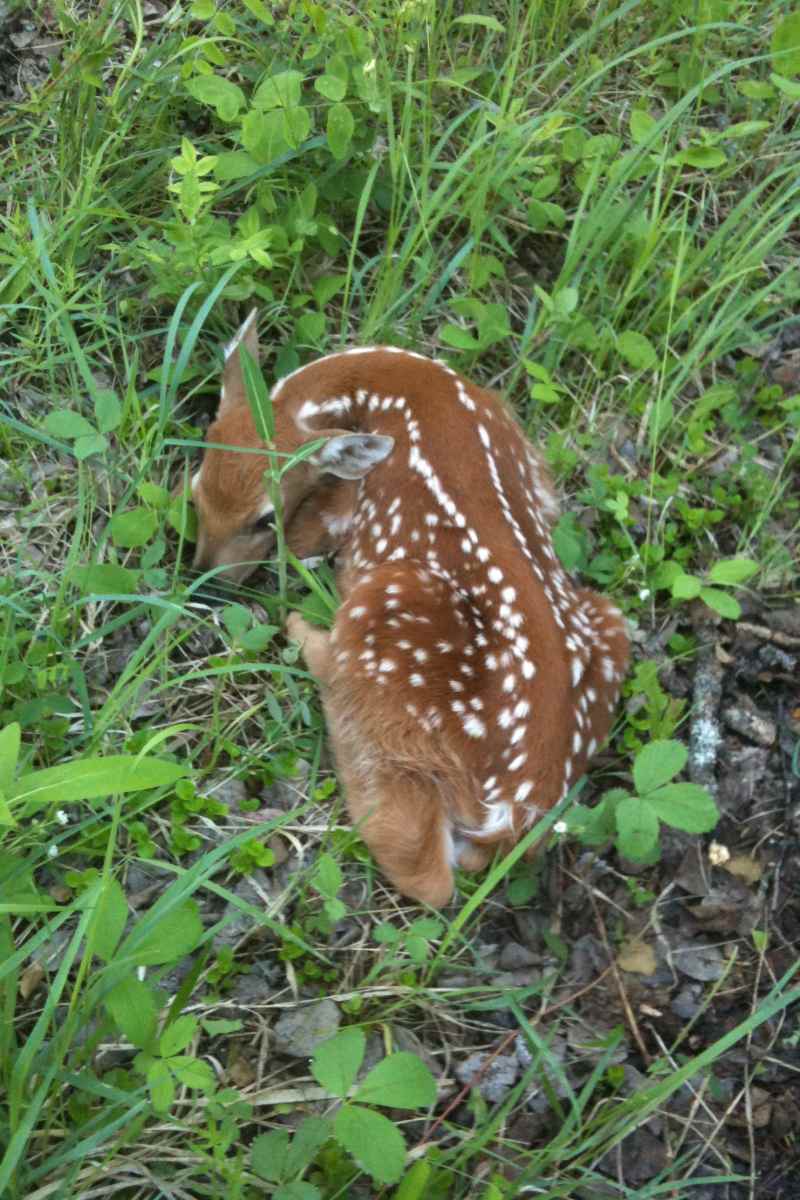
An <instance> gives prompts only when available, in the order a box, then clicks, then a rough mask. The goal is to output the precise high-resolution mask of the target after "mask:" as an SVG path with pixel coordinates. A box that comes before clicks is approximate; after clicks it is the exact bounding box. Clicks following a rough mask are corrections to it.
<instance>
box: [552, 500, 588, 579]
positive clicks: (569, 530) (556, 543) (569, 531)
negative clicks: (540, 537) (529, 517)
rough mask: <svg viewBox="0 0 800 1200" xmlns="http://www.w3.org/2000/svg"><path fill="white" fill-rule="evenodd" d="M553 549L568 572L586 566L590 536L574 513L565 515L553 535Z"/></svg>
mask: <svg viewBox="0 0 800 1200" xmlns="http://www.w3.org/2000/svg"><path fill="white" fill-rule="evenodd" d="M552 538H553V548H554V550H555V552H556V554H557V555H558V557H559V558H560V559H561V563H562V565H563V566H564V568H565V570H567V571H574V570H575V569H576V567H579V566H585V565H586V558H587V550H588V535H587V533H586V530H585V529H584V528H583V526H582V525H581V524H580V522H579V521H578V520H577V518H576V517H575V514H574V513H563V514H562V516H560V517H559V519H558V522H557V523H556V525H555V528H554V529H553V533H552Z"/></svg>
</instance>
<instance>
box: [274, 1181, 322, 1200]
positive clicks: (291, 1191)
mask: <svg viewBox="0 0 800 1200" xmlns="http://www.w3.org/2000/svg"><path fill="white" fill-rule="evenodd" d="M321 1197H322V1193H321V1192H320V1190H319V1188H317V1187H314V1184H313V1183H306V1182H305V1180H304V1179H293V1180H292V1182H291V1183H284V1184H282V1186H281V1187H279V1188H278V1190H277V1191H276V1192H274V1193H273V1196H272V1200H321Z"/></svg>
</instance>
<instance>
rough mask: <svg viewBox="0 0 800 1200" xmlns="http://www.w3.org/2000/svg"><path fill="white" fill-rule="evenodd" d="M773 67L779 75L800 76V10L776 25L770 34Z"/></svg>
mask: <svg viewBox="0 0 800 1200" xmlns="http://www.w3.org/2000/svg"><path fill="white" fill-rule="evenodd" d="M772 57H773V63H772V65H773V67H774V68H775V70H776V71H779V72H780V74H781V75H790V76H791V75H800V10H798V11H797V12H793V13H790V14H789V16H788V17H787V18H786V19H785V20H784V21H781V23H780V24H779V25H776V27H775V30H774V32H773V34H772Z"/></svg>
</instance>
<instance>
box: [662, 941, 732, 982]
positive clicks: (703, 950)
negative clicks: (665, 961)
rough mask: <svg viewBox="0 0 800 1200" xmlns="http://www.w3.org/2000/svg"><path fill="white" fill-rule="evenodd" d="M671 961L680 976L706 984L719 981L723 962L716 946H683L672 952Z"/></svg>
mask: <svg viewBox="0 0 800 1200" xmlns="http://www.w3.org/2000/svg"><path fill="white" fill-rule="evenodd" d="M672 961H673V963H674V964H675V966H676V967H677V969H678V970H679V971H680V972H681V974H682V975H688V976H689V978H690V979H699V980H700V982H701V983H708V982H709V981H710V980H713V979H720V978H721V977H722V973H723V971H724V970H725V960H724V959H723V957H722V954H721V953H720V951H719V950H718V949H717V947H716V946H685V947H681V948H679V949H677V950H673V952H672Z"/></svg>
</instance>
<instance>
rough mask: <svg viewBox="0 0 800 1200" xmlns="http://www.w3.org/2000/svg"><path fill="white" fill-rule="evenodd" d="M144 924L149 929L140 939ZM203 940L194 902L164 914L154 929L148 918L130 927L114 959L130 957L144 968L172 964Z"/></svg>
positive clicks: (188, 902)
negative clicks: (140, 930) (148, 926)
mask: <svg viewBox="0 0 800 1200" xmlns="http://www.w3.org/2000/svg"><path fill="white" fill-rule="evenodd" d="M146 922H147V923H148V924H149V925H150V929H149V930H148V932H147V933H146V934H145V935H144V936H142V935H141V934H140V933H139V929H140V927H141V926H142V925H143V924H145V923H146ZM202 937H203V923H202V921H201V920H200V916H199V914H198V911H197V905H196V904H195V902H194V900H187V901H186V902H185V903H184V904H181V905H179V906H178V907H177V908H173V909H171V910H169V911H168V912H165V913H164V914H163V915H162V916H160V917H159V919H158V922H157V924H156V925H155V927H154V926H153V923H152V920H151V919H150V918H149V917H143V918H142V920H141V921H139V922H137V924H136V925H135V926H134V927H133V929H132V930H131V932H130V933H129V934H128V936H127V937H126V938H125V941H124V942H123V943H122V945H121V946H120V948H119V950H118V951H117V958H123V957H125V958H133V959H134V960H135V961H136V962H137V963H141V964H143V965H147V966H153V965H158V964H159V963H167V962H174V961H175V960H176V959H178V958H183V957H184V955H186V954H191V952H192V950H194V949H195V948H196V946H197V945H198V943H199V942H200V941H201V939H202Z"/></svg>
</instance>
